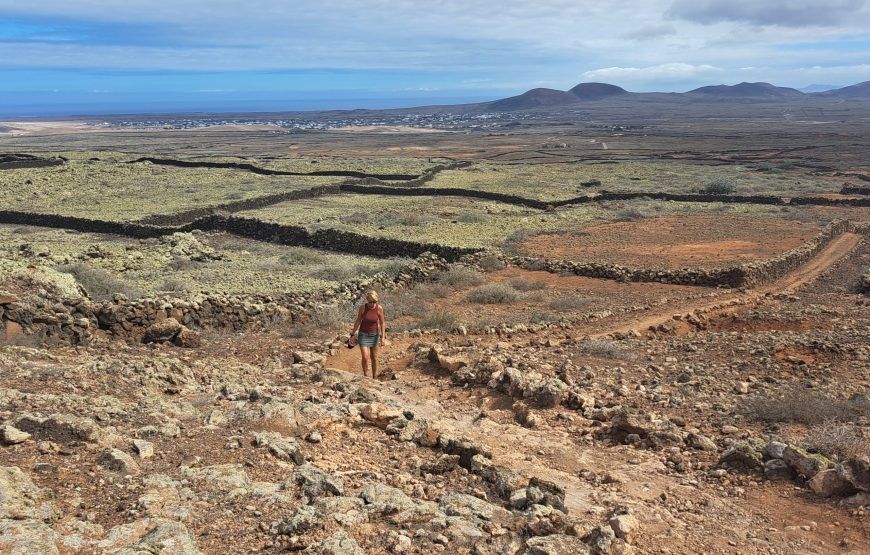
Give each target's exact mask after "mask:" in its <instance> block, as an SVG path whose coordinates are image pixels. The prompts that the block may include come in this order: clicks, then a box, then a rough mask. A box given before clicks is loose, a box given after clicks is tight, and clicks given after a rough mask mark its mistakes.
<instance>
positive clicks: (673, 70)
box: [583, 62, 722, 80]
mask: <svg viewBox="0 0 870 555" xmlns="http://www.w3.org/2000/svg"><path fill="white" fill-rule="evenodd" d="M721 71H722V69H721V68H718V67H715V66H712V65H709V64H699V65H692V64H685V63H680V62H672V63H667V64H659V65H655V66H648V67H604V68H601V69H594V70H592V71H587V72H585V73H583V77H584V78H586V79H593V80H607V79H614V80H616V79H631V80H649V79H665V80H674V79H686V78H688V77H697V76H699V75H706V74H711V73H713V74H714V73H717V72H721Z"/></svg>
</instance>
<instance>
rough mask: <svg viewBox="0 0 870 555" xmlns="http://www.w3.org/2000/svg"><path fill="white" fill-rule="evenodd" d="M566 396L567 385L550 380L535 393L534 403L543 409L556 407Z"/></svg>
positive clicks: (555, 379) (559, 381)
mask: <svg viewBox="0 0 870 555" xmlns="http://www.w3.org/2000/svg"><path fill="white" fill-rule="evenodd" d="M567 395H568V384H566V383H565V382H563V381H562V380H560V379H559V378H550V379H548V380H547V381H546V382H544V384H543V385H542V386H541V387H540V388H539V389H538V390H537V391H535V394H534V401H535V402H536V403H537V404H538V405H540V406H541V407H543V408H553V407H557V406H559V405H560V404H561V403H562V400H563V399H565V398H566V396H567Z"/></svg>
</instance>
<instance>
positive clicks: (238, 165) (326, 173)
mask: <svg viewBox="0 0 870 555" xmlns="http://www.w3.org/2000/svg"><path fill="white" fill-rule="evenodd" d="M142 162H149V163H151V164H157V165H160V166H174V167H177V168H224V169H227V168H228V169H237V170H245V171H249V172H251V173H256V174H258V175H296V176H302V175H309V176H323V177H354V178H357V179H364V178H374V179H380V180H382V181H410V180H412V179H416V178H418V177H420V176H421V175H420V174H406V173H367V172H358V171H353V170H319V171H313V172H293V171H285V170H272V169H269V168H261V167H259V166H255V165H253V164H248V163H245V162H206V161H198V160H176V159H173V158H152V157H150V156H143V157H142V158H137V159H136V160H131V161H129V162H127V163H128V164H140V163H142Z"/></svg>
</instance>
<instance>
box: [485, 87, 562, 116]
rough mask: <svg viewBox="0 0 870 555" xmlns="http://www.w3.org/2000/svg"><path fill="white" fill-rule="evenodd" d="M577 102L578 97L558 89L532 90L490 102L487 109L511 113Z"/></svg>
mask: <svg viewBox="0 0 870 555" xmlns="http://www.w3.org/2000/svg"><path fill="white" fill-rule="evenodd" d="M571 102H577V97H576V96H574V95H573V94H571V93H568V92H565V91H559V90H556V89H544V88H538V89H532V90H530V91H526V92H524V93H523V94H520V95H517V96H512V97H510V98H503V99H501V100H496V101H494V102H490V103H489V104H488V105H487V108H488V109H490V110H495V111H500V112H509V111H511V110H527V109H529V108H542V107H546V106H557V105H560V104H568V103H571Z"/></svg>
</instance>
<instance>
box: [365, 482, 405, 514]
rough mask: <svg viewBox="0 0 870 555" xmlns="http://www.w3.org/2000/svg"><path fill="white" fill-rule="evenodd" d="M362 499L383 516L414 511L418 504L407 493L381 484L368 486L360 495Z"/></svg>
mask: <svg viewBox="0 0 870 555" xmlns="http://www.w3.org/2000/svg"><path fill="white" fill-rule="evenodd" d="M360 498H362V500H363V501H365V502H366V505H368V507H369V508H370V509H371V510H373V511H375V512H379V513H383V514H395V513H400V512H403V511H413V510H414V509H416V508H417V504H416V503H415V502H414V500H413V499H411V498H410V497H408V496H407V495H405V492H403V491H402V490H400V489H397V488H394V487H392V486H388V485H386V484H381V483H376V484H371V485H370V486H367V487H366V488H365V489H364V490H363V491H362V493H360Z"/></svg>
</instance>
